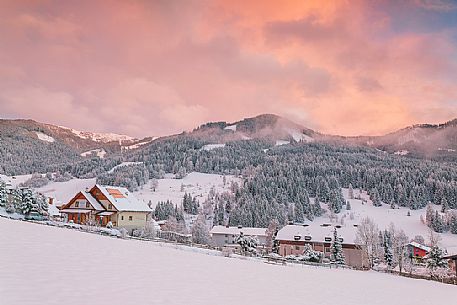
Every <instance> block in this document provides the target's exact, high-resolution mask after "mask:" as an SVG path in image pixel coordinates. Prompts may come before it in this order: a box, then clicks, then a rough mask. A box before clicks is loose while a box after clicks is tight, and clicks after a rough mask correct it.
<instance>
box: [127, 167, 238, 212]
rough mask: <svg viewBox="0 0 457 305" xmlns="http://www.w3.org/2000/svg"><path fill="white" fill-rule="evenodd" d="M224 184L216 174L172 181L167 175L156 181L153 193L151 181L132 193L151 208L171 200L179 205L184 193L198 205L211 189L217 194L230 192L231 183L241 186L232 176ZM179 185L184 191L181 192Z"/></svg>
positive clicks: (197, 174) (228, 176)
mask: <svg viewBox="0 0 457 305" xmlns="http://www.w3.org/2000/svg"><path fill="white" fill-rule="evenodd" d="M225 177H226V184H225V185H224V182H223V176H222V175H216V174H204V173H198V172H192V173H189V174H188V175H187V176H186V177H184V178H183V179H174V178H173V177H170V175H167V176H166V178H164V179H158V187H157V189H156V191H155V192H154V191H153V188H152V180H150V181H149V183H147V184H146V185H144V186H143V188H142V189H140V190H138V191H136V192H133V194H134V195H135V196H136V197H137V198H138V199H141V200H143V201H144V202H146V203H149V201H151V203H152V207H155V206H156V205H157V202H159V201H166V200H168V199H169V200H171V201H172V202H173V203H174V204H178V205H179V204H181V201H182V199H183V197H184V193H186V192H187V193H188V194H191V195H192V196H193V197H195V196H196V197H197V199H198V201H200V203H203V201H204V200H205V199H206V198H207V197H208V194H209V192H210V190H211V188H212V187H214V190H215V191H216V192H217V193H221V192H223V191H229V190H230V183H231V181H234V182H238V184H241V179H239V178H236V177H234V176H230V175H226V176H225ZM181 185H183V186H184V190H183V191H182V192H181Z"/></svg>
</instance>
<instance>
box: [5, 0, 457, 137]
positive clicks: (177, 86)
mask: <svg viewBox="0 0 457 305" xmlns="http://www.w3.org/2000/svg"><path fill="white" fill-rule="evenodd" d="M261 113H275V114H278V115H282V116H285V117H287V118H289V119H291V120H293V121H295V122H297V123H300V124H302V125H304V126H307V127H309V128H313V129H315V130H318V131H321V132H325V133H333V134H342V135H358V134H363V135H368V134H382V133H386V132H389V131H393V130H395V129H398V128H401V127H404V126H406V125H410V124H414V123H424V122H428V123H438V122H444V121H447V120H449V119H452V118H455V117H457V1H446V0H410V1H409V0H403V1H380V0H379V1H356V0H355V1H354V0H352V1H305V0H301V1H247V0H244V1H236V0H230V1H187V0H181V1H171V0H164V1H95V0H94V1H76V0H75V1H71V0H69V1H50V0H49V1H46V0H43V1H39V0H30V1H20V0H17V1H15V0H11V1H7V0H0V117H3V118H32V119H35V120H38V121H41V122H46V123H52V124H57V125H64V126H68V127H72V128H76V129H80V130H90V131H100V132H117V133H123V134H128V135H132V136H138V137H141V136H147V135H165V134H170V133H176V132H181V131H182V130H189V129H192V128H193V127H196V126H198V125H199V124H201V123H204V122H207V121H221V120H224V121H235V120H239V119H241V118H244V117H248V116H254V115H257V114H261Z"/></svg>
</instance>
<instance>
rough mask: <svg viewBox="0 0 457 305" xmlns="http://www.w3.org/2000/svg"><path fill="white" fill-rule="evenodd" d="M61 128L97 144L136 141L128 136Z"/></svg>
mask: <svg viewBox="0 0 457 305" xmlns="http://www.w3.org/2000/svg"><path fill="white" fill-rule="evenodd" d="M59 127H60V128H63V129H67V130H69V131H71V132H72V133H73V134H75V135H76V136H78V137H80V138H81V139H90V140H92V141H95V142H102V143H108V142H113V141H116V142H119V143H121V142H123V141H133V140H136V139H135V138H133V137H130V136H126V135H120V134H116V133H101V132H89V131H79V130H76V129H72V128H68V127H64V126H59Z"/></svg>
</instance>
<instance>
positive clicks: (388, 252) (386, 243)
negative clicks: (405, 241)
mask: <svg viewBox="0 0 457 305" xmlns="http://www.w3.org/2000/svg"><path fill="white" fill-rule="evenodd" d="M383 247H384V260H385V262H386V264H387V265H388V266H389V267H392V266H393V252H392V238H391V235H390V233H389V231H387V230H385V231H384V234H383Z"/></svg>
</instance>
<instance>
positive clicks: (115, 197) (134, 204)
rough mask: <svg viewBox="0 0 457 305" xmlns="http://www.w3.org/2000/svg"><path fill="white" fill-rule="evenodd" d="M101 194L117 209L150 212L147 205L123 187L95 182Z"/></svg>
mask: <svg viewBox="0 0 457 305" xmlns="http://www.w3.org/2000/svg"><path fill="white" fill-rule="evenodd" d="M95 187H96V188H98V189H99V190H100V191H101V192H102V193H103V195H104V196H105V197H106V198H107V199H108V200H109V202H111V204H112V205H113V206H114V207H115V208H116V210H118V211H129V212H151V211H152V210H151V209H150V208H149V207H148V205H147V204H146V203H144V202H142V201H140V200H138V199H137V198H136V197H135V196H134V195H133V194H132V193H130V192H129V191H128V190H127V189H126V188H124V187H117V186H105V185H100V184H96V185H95Z"/></svg>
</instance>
